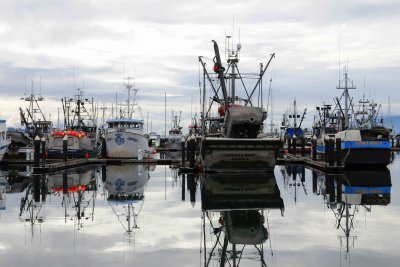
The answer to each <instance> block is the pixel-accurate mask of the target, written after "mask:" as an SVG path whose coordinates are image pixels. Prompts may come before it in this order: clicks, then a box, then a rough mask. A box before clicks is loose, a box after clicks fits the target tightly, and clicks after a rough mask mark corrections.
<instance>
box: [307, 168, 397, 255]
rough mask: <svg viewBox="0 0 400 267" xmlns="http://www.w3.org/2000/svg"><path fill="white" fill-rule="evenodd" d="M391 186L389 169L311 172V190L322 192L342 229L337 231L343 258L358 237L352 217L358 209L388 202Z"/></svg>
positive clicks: (336, 224) (357, 212)
mask: <svg viewBox="0 0 400 267" xmlns="http://www.w3.org/2000/svg"><path fill="white" fill-rule="evenodd" d="M391 187H392V182H391V176H390V171H389V170H388V169H384V170H368V171H362V170H358V171H345V173H344V174H342V175H324V174H321V173H318V172H315V171H314V172H313V192H314V194H317V195H319V194H321V195H322V196H323V198H324V201H325V204H326V206H327V207H328V208H329V209H330V210H331V211H332V213H333V215H334V217H335V220H336V222H335V228H336V229H338V230H341V232H340V233H339V235H338V239H339V241H340V252H341V253H342V252H343V254H344V258H345V259H346V260H348V259H349V258H350V250H351V248H354V247H355V240H356V239H357V235H353V234H352V231H353V230H354V229H355V224H354V221H355V217H356V216H357V215H358V214H360V213H361V211H364V212H366V213H371V212H372V206H378V205H379V206H386V205H389V204H390V194H391ZM358 216H360V215H358ZM365 219H366V218H365Z"/></svg>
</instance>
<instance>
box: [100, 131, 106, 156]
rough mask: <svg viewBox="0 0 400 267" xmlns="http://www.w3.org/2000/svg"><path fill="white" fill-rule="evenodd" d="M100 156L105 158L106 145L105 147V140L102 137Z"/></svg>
mask: <svg viewBox="0 0 400 267" xmlns="http://www.w3.org/2000/svg"><path fill="white" fill-rule="evenodd" d="M101 156H102V157H103V158H106V157H107V145H106V138H105V136H104V135H102V136H101Z"/></svg>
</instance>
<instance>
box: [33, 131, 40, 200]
mask: <svg viewBox="0 0 400 267" xmlns="http://www.w3.org/2000/svg"><path fill="white" fill-rule="evenodd" d="M35 139H36V138H35ZM35 141H36V140H35ZM39 143H40V139H39ZM32 183H33V200H34V203H35V204H36V203H39V202H40V175H38V174H34V175H33V178H32Z"/></svg>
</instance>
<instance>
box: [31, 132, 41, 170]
mask: <svg viewBox="0 0 400 267" xmlns="http://www.w3.org/2000/svg"><path fill="white" fill-rule="evenodd" d="M33 149H34V151H33V158H34V161H33V162H34V166H35V167H39V163H40V157H39V156H40V137H39V136H38V135H36V137H35V141H34V146H33Z"/></svg>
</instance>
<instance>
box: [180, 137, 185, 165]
mask: <svg viewBox="0 0 400 267" xmlns="http://www.w3.org/2000/svg"><path fill="white" fill-rule="evenodd" d="M181 150H182V166H185V159H186V157H185V138H183V137H182V140H181Z"/></svg>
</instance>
